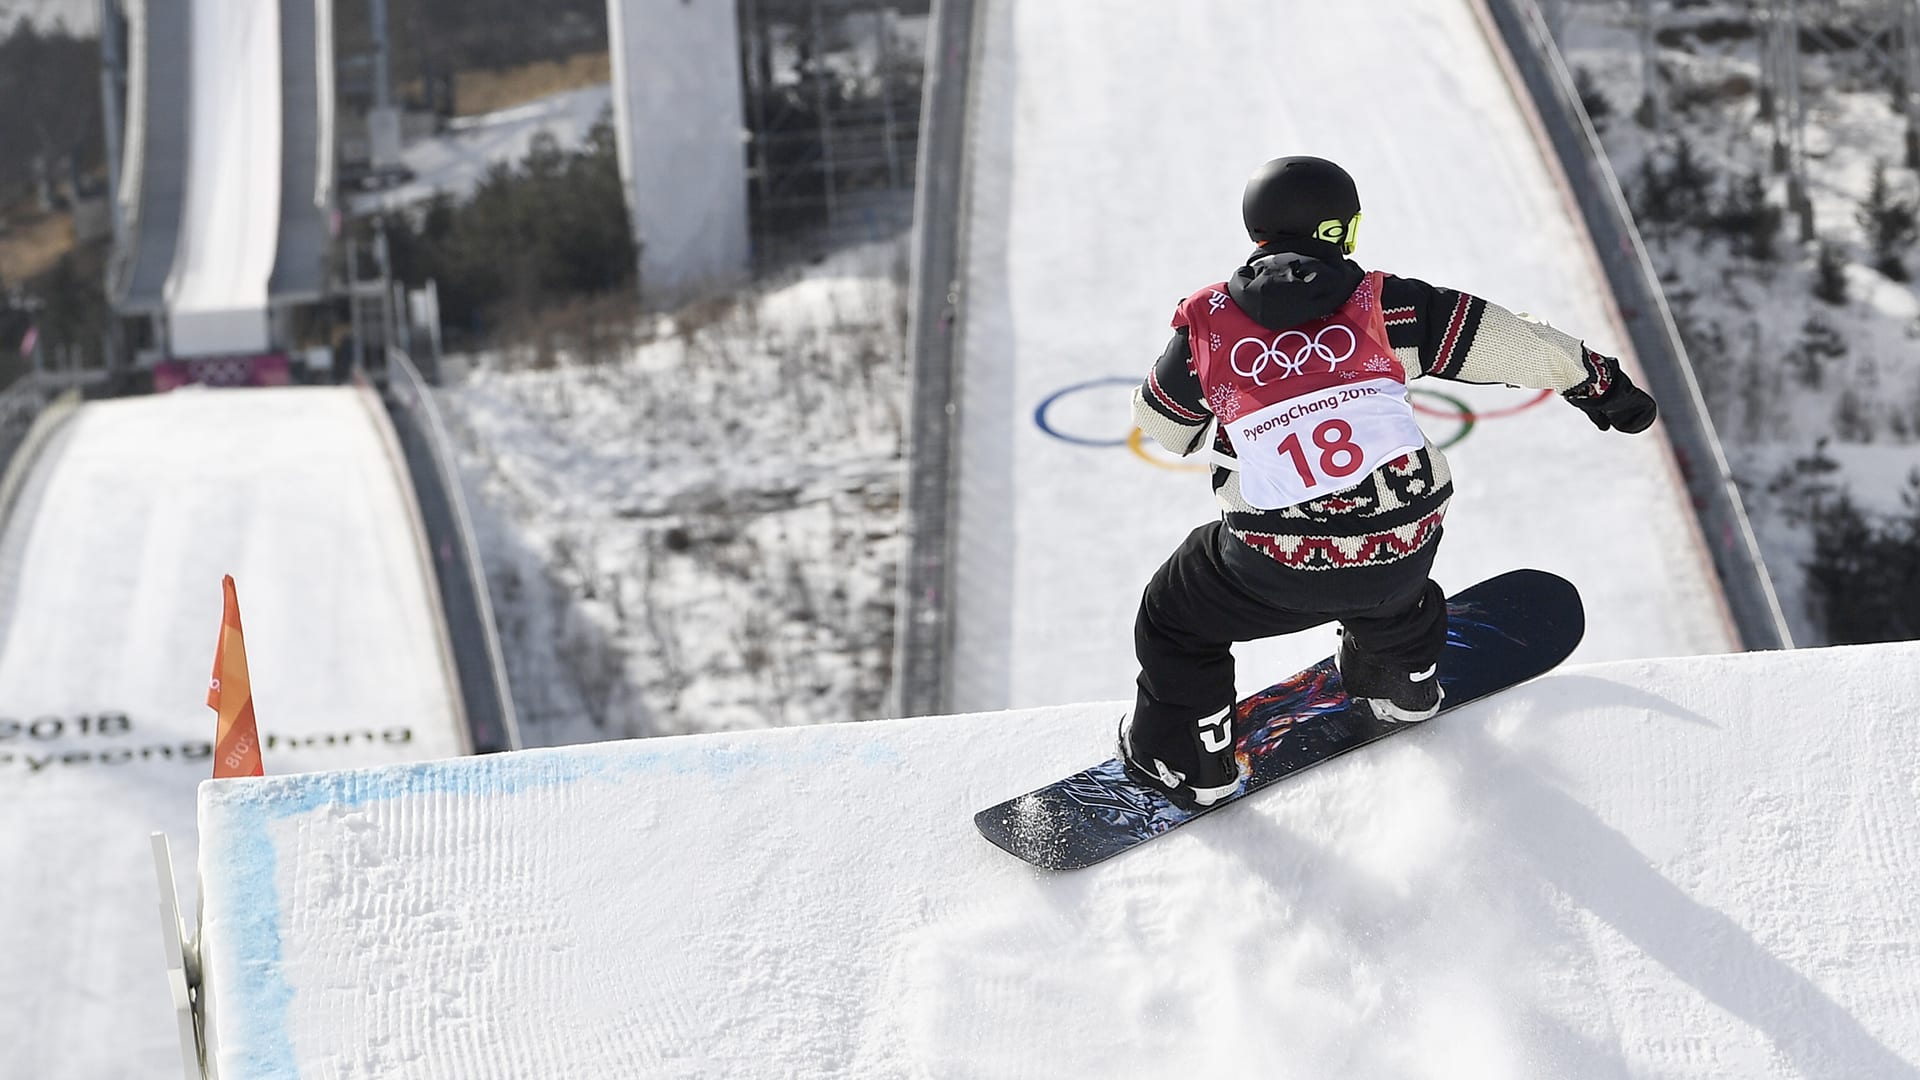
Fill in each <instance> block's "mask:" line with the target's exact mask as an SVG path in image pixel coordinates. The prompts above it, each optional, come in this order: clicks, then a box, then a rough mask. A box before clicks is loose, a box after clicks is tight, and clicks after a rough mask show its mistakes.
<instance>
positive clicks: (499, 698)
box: [381, 348, 520, 754]
mask: <svg viewBox="0 0 1920 1080" xmlns="http://www.w3.org/2000/svg"><path fill="white" fill-rule="evenodd" d="M381 397H382V399H383V400H384V401H385V402H386V406H387V413H388V415H390V416H391V417H392V418H393V427H394V431H395V433H396V434H397V435H398V436H399V439H400V449H401V452H402V453H403V454H405V455H406V459H407V471H408V473H410V474H411V475H412V477H413V490H414V495H415V497H416V498H417V499H419V501H420V519H421V521H422V522H423V523H424V524H425V525H426V531H427V545H428V548H429V550H430V554H431V555H432V558H433V569H434V575H435V577H436V579H437V580H438V581H439V585H440V606H441V609H442V611H443V613H444V614H445V616H446V620H447V634H448V638H449V643H450V644H451V646H452V649H453V660H454V666H455V668H456V670H457V674H458V677H459V680H460V695H461V698H462V700H463V701H464V702H465V704H466V714H467V727H468V729H469V730H470V731H471V732H472V736H473V749H474V752H475V753H481V754H488V753H494V752H497V751H501V750H516V749H519V747H520V730H519V724H518V722H517V721H516V719H515V717H514V711H513V694H512V692H511V690H510V688H509V687H508V685H507V665H506V660H505V658H504V657H503V656H502V654H501V651H500V634H499V631H498V628H497V627H496V626H495V624H494V621H493V602H492V600H491V599H490V597H489V595H488V592H487V578H486V571H485V569H484V568H483V567H482V565H481V562H480V552H479V547H478V545H476V544H475V543H474V539H473V523H472V519H471V517H470V516H469V515H468V513H467V500H466V495H465V493H464V492H463V491H462V489H461V487H460V477H459V474H458V473H457V472H455V471H454V466H453V460H452V449H451V445H450V443H449V442H448V440H447V432H446V425H445V424H444V423H443V422H442V421H441V418H440V409H439V406H438V405H436V404H435V403H434V400H433V394H432V391H431V390H430V389H429V387H428V386H427V381H426V379H424V378H423V377H422V376H421V374H420V372H419V369H417V368H415V367H414V365H413V361H412V360H411V359H409V358H408V357H407V354H406V353H404V352H402V351H401V350H399V349H394V348H390V349H388V350H387V351H386V378H385V380H384V385H383V386H382V389H381Z"/></svg>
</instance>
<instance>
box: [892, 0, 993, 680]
mask: <svg viewBox="0 0 1920 1080" xmlns="http://www.w3.org/2000/svg"><path fill="white" fill-rule="evenodd" d="M974 8H975V5H974V2H973V0H936V3H935V4H934V5H933V18H932V20H931V22H932V26H931V30H930V32H929V34H928V35H927V74H926V83H925V84H924V85H925V90H924V94H923V96H922V98H921V120H920V131H921V133H922V137H921V139H920V154H919V163H918V166H917V169H916V171H917V174H918V176H919V183H918V184H917V185H916V186H915V190H914V213H913V217H914V228H913V252H912V266H913V280H914V289H913V294H912V298H911V302H912V308H911V310H910V311H909V312H908V316H907V343H908V348H909V349H910V350H911V353H910V355H909V357H908V367H907V371H908V380H909V390H908V394H909V401H910V412H909V421H908V426H909V435H908V438H909V443H908V448H907V454H908V465H909V468H908V470H907V483H906V493H905V498H904V501H903V513H904V515H905V517H906V527H907V551H906V555H905V557H904V560H903V564H902V566H901V567H900V578H899V581H900V584H899V589H898V594H897V600H896V607H895V611H894V640H893V646H894V654H893V656H894V659H893V692H892V694H891V695H890V697H891V699H892V700H891V703H890V708H889V711H890V712H891V713H892V714H893V715H895V716H928V715H933V714H936V713H941V712H945V711H946V708H947V696H948V694H947V688H948V685H949V681H950V676H949V672H948V670H947V666H948V665H947V658H948V654H949V653H950V652H951V651H952V640H953V628H952V625H951V624H952V619H953V613H952V610H951V608H950V599H951V597H950V592H951V580H952V574H951V564H952V560H951V558H950V557H949V551H948V531H949V525H950V523H951V521H952V518H953V489H954V485H953V461H952V456H951V451H952V442H953V432H954V428H955V424H956V421H957V420H958V410H959V404H960V399H959V380H958V378H957V377H956V365H957V361H958V358H959V355H960V349H959V345H958V342H957V340H956V338H957V336H958V332H959V329H960V305H961V303H962V297H961V288H962V284H961V280H960V272H961V268H962V261H961V259H960V247H961V243H962V237H963V236H964V235H965V232H966V222H965V220H964V213H965V209H966V201H965V191H964V188H965V176H966V162H965V158H966V155H965V146H966V126H967V125H966V119H967V93H968V90H967V84H968V74H969V71H970V69H971V66H972V56H973V50H974Z"/></svg>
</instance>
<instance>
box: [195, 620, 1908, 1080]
mask: <svg viewBox="0 0 1920 1080" xmlns="http://www.w3.org/2000/svg"><path fill="white" fill-rule="evenodd" d="M1916 697H1920V646H1916V645H1914V644H1910V643H1908V644H1900V645H1887V646H1872V647H1858V648H1851V649H1836V650H1825V651H1803V652H1790V653H1770V654H1769V653H1751V654H1742V655H1733V656H1717V657H1696V658H1692V659H1687V660H1672V661H1667V660H1659V661H1625V662H1618V663H1611V664H1602V665H1594V666H1585V667H1576V668H1572V669H1568V670H1565V671H1561V672H1558V673H1555V674H1551V675H1548V676H1546V677H1544V678H1542V679H1540V680H1538V681H1537V682H1534V683H1531V684H1529V685H1527V686H1525V687H1522V688H1519V689H1517V690H1514V691H1510V692H1508V693H1506V694H1504V695H1501V696H1499V697H1496V698H1493V699H1490V700H1488V701H1485V702H1481V703H1477V704H1475V705H1472V706H1468V707H1466V708H1464V709H1462V710H1461V711H1459V712H1457V713H1453V714H1450V715H1448V716H1446V717H1444V718H1441V719H1439V720H1435V721H1433V722H1432V723H1430V724H1427V725H1423V726H1421V727H1418V728H1415V729H1414V730H1412V731H1409V732H1407V733H1405V734H1402V735H1398V736H1395V737H1394V738H1392V739H1390V740H1388V741H1386V742H1382V743H1380V744H1378V745H1376V746H1374V747H1370V748H1368V749H1367V750H1364V751H1361V752H1358V753H1355V754H1352V755H1349V756H1348V757H1345V758H1341V759H1339V760H1336V761H1334V762H1332V763H1330V764H1327V765H1324V766H1322V767H1320V768H1318V769H1315V770H1313V771H1311V772H1308V773H1305V774H1303V775H1301V776H1299V777H1296V778H1294V779H1292V780H1289V781H1286V782H1284V783H1282V784H1280V785H1279V786H1277V787H1274V788H1272V789H1269V790H1268V791H1266V792H1262V793H1260V794H1259V795H1256V796H1254V797H1253V798H1251V799H1249V800H1247V801H1246V802H1245V803H1242V804H1240V805H1238V806H1234V807H1230V808H1228V809H1227V810H1224V811H1222V812H1220V813H1217V814H1213V815H1210V816H1208V817H1206V818H1204V819H1202V820H1200V821H1197V822H1195V823H1193V824H1192V825H1189V826H1187V827H1185V828H1183V829H1181V830H1179V831H1178V832H1175V833H1173V834H1172V835H1169V836H1166V837H1163V838H1161V839H1159V840H1156V841H1154V842H1153V843H1151V844H1149V845H1147V846H1146V847H1145V848H1142V849H1141V850H1139V851H1136V852H1133V853H1130V854H1127V855H1123V856H1121V857H1119V858H1117V859H1115V860H1113V861H1112V862H1109V863H1104V864H1102V865H1100V866H1097V867H1094V868H1093V869H1090V870H1086V871H1081V872H1078V873H1074V874H1068V875H1056V876H1047V875H1043V874H1041V873H1039V872H1036V871H1034V870H1032V869H1031V868H1029V867H1027V866H1026V865H1025V864H1023V863H1020V862H1017V861H1015V860H1014V859H1012V858H1010V857H1008V856H1007V855H1005V854H1004V853H1002V852H1001V851H999V850H998V849H996V848H993V847H991V846H990V845H988V844H987V842H986V841H984V840H982V839H981V838H980V837H979V836H978V835H976V834H975V832H974V830H973V827H972V824H971V821H970V816H971V814H972V813H973V812H974V811H975V810H976V809H979V808H980V807H983V806H986V805H988V804H990V803H992V802H994V801H997V800H999V799H1003V798H1006V797H1009V796H1011V795H1016V794H1019V793H1020V792H1023V791H1026V790H1029V789H1031V788H1033V787H1036V786H1038V785H1040V784H1042V783H1044V782H1046V781H1049V780H1052V779H1054V778H1055V777H1057V776H1059V775H1061V774H1063V773H1065V772H1067V771H1069V770H1071V769H1073V768H1077V767H1079V766H1081V765H1084V764H1087V763H1088V762H1089V761H1090V760H1092V759H1095V758H1097V757H1098V756H1099V754H1100V752H1101V747H1102V744H1103V741H1104V740H1105V739H1107V738H1108V737H1110V735H1111V730H1112V717H1113V713H1114V711H1115V710H1116V709H1117V708H1118V707H1119V706H1118V703H1111V704H1107V705H1080V706H1070V707H1060V708H1044V709H1033V710H1026V711H1021V712H1016V713H1007V714H998V715H980V716H968V717H953V718H943V719H922V720H901V721H887V722H882V723H877V724H858V725H855V724H841V725H828V726H822V727H814V728H805V729H794V730H782V731H762V732H746V733H731V734H720V735H707V736H687V737H680V738H667V739H648V740H640V741H635V742H625V743H612V744H602V745H599V746H595V747H571V748H563V749H557V750H545V751H530V752H524V753H519V754H512V755H495V756H491V757H486V758H477V759H467V760H463V761H451V762H441V763H435V764H428V765H417V766H400V767H392V768H385V769H378V770H365V771H358V772H352V773H332V774H325V775H315V776H293V777H277V778H276V777H270V778H267V779H265V780H259V781H222V782H217V783H214V784H212V785H210V786H208V787H207V788H206V789H204V794H203V800H202V816H201V828H202V830H203V837H202V852H203V859H202V863H201V868H202V872H203V874H205V875H206V889H205V895H206V931H205V932H206V940H205V942H204V950H205V962H206V970H207V974H208V978H209V979H210V981H211V985H212V987H213V991H214V996H215V1000H216V1002H217V1003H218V1005H219V1012H218V1018H217V1022H216V1023H215V1025H214V1030H213V1033H212V1041H213V1047H214V1053H215V1055H216V1057H217V1059H218V1060H219V1062H220V1064H221V1066H222V1071H221V1075H222V1076H223V1077H227V1076H242V1075H244V1076H292V1075H296V1073H297V1074H298V1075H311V1076H357V1077H377V1078H386V1077H395V1078H398V1077H461V1078H463V1080H467V1078H478V1077H501V1078H506V1077H524V1076H566V1077H570V1078H598V1077H606V1078H610V1080H611V1078H622V1080H624V1078H627V1077H634V1076H685V1077H729V1078H745V1077H791V1076H802V1077H830V1076H831V1077H839V1076H857V1077H863V1078H878V1080H889V1078H903V1080H904V1078H913V1077H942V1078H965V1077H981V1078H1002V1077H1026V1076H1031V1077H1056V1076H1072V1077H1129V1078H1131V1077H1154V1076H1214V1075H1233V1076H1260V1077H1300V1078H1324V1077H1332V1076H1352V1077H1410V1078H1434V1080H1439V1078H1447V1080H1453V1078H1458V1080H1468V1078H1471V1080H1495V1078H1514V1080H1521V1078H1525V1080H1535V1078H1549V1077H1550V1078H1553V1080H1588V1078H1592V1080H1600V1078H1609V1080H1617V1078H1622V1077H1663V1078H1667V1080H1724V1078H1726V1077H1740V1078H1742V1080H1772V1078H1779V1080H1787V1078H1807V1077H1812V1078H1819V1080H1864V1078H1868V1077H1872V1078H1876V1080H1892V1078H1897V1077H1911V1076H1914V1075H1920V1025H1916V1024H1915V1023H1914V1018H1915V1017H1916V1016H1920V984H1916V982H1915V980H1914V977H1913V976H1914V971H1915V969H1916V964H1920V914H1917V913H1916V912H1917V909H1916V908H1915V905H1914V904H1913V902H1912V897H1913V893H1914V890H1915V888H1916V887H1920V831H1916V830H1915V829H1913V828H1912V827H1911V824H1912V822H1913V821H1914V820H1915V817H1916V815H1920V726H1916V725H1915V724H1914V723H1912V721H1911V718H1910V717H1909V715H1908V713H1909V711H1910V703H1911V702H1912V701H1913V700H1915V698H1916Z"/></svg>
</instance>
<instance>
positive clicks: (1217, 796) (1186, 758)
mask: <svg viewBox="0 0 1920 1080" xmlns="http://www.w3.org/2000/svg"><path fill="white" fill-rule="evenodd" d="M1119 742H1120V761H1121V764H1123V765H1125V766H1126V770H1127V775H1128V776H1130V777H1132V778H1133V780H1134V781H1135V782H1136V783H1139V784H1142V785H1144V786H1146V787H1150V788H1153V789H1154V790H1155V791H1159V792H1161V793H1162V794H1164V795H1166V797H1167V798H1168V799H1171V800H1172V801H1173V803H1174V805H1175V806H1179V807H1181V808H1182V809H1186V810H1199V809H1204V808H1206V807H1209V806H1212V805H1213V804H1214V803H1217V802H1219V801H1220V800H1222V799H1225V798H1227V797H1228V796H1230V795H1232V794H1234V793H1235V792H1237V791H1239V790H1240V759H1239V757H1238V756H1237V755H1236V754H1235V753H1234V752H1233V708H1232V706H1228V707H1227V708H1226V709H1223V710H1221V711H1220V712H1217V713H1214V714H1213V715H1212V716H1205V717H1202V718H1200V719H1199V720H1196V721H1194V722H1193V723H1192V724H1188V725H1185V728H1184V730H1181V729H1180V728H1179V727H1178V726H1176V728H1175V729H1173V730H1169V731H1164V732H1161V731H1153V730H1150V729H1143V728H1136V727H1135V726H1134V723H1133V714H1132V713H1131V712H1129V713H1128V714H1127V715H1126V716H1124V717H1122V718H1121V719H1120V738H1119Z"/></svg>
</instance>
